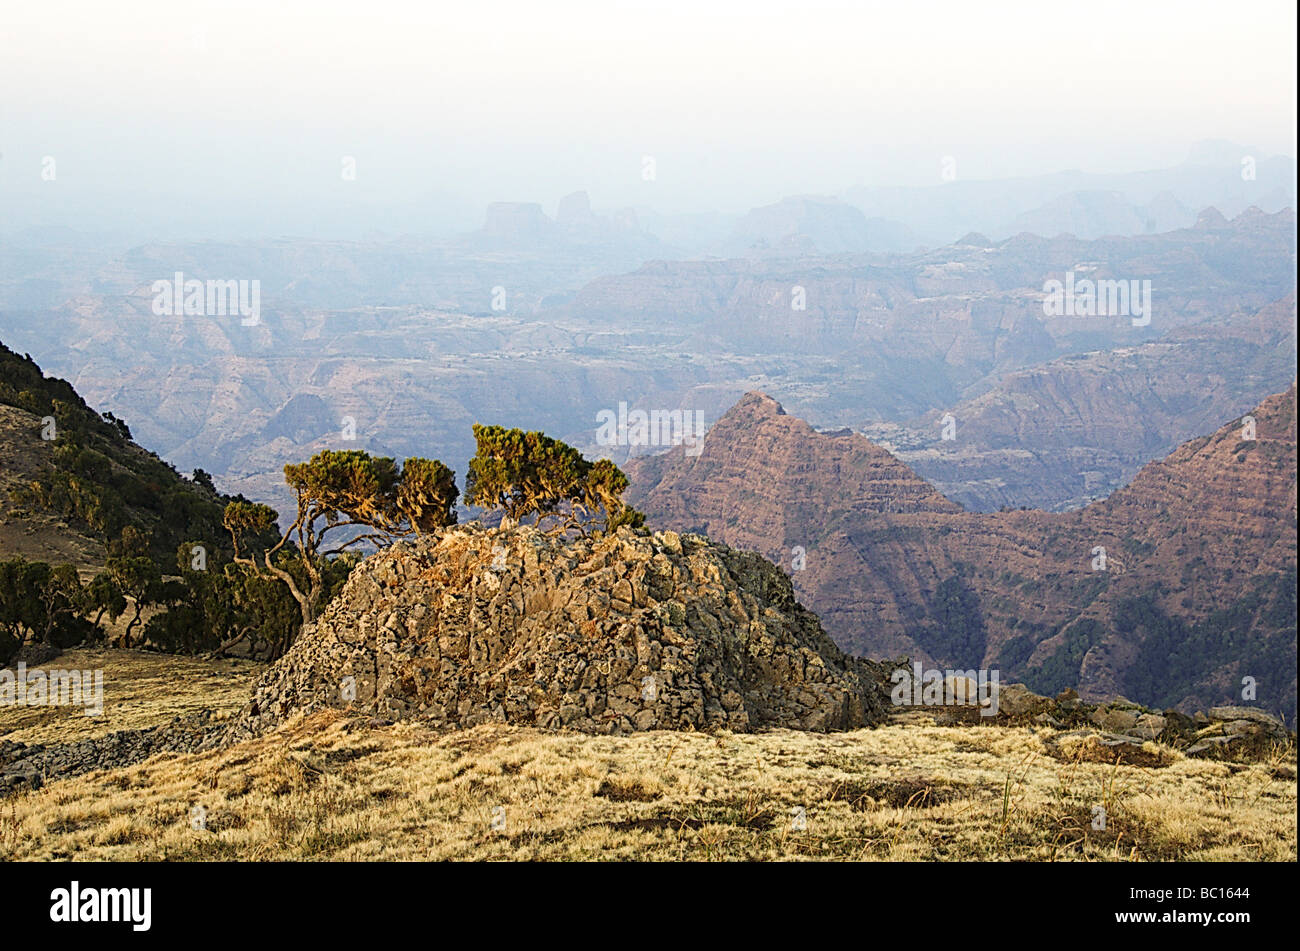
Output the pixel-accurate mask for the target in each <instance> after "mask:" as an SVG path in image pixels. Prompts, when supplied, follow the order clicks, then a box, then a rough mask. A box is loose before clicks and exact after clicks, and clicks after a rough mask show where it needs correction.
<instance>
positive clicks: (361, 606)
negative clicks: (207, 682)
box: [226, 524, 888, 741]
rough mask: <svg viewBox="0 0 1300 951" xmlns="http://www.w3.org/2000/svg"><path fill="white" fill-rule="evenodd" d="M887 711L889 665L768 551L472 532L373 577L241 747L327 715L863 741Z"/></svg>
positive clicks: (407, 550)
mask: <svg viewBox="0 0 1300 951" xmlns="http://www.w3.org/2000/svg"><path fill="white" fill-rule="evenodd" d="M887 703H888V696H887V692H886V691H885V689H884V681H883V673H882V671H881V669H880V668H879V667H877V666H876V665H874V664H871V663H869V662H865V661H860V660H855V659H851V658H848V657H846V656H845V655H844V654H842V653H841V652H840V650H839V649H838V648H836V647H835V645H834V644H833V643H832V642H831V640H830V638H829V637H827V636H826V634H825V633H823V631H822V629H821V625H820V623H819V622H818V620H817V618H816V616H815V615H813V614H812V613H811V612H809V611H807V610H805V609H804V608H802V607H801V606H800V605H799V604H798V603H797V602H796V601H795V598H794V592H793V590H792V589H791V587H790V583H789V580H788V579H787V578H786V577H785V576H784V575H783V574H782V573H781V572H780V571H779V570H778V569H777V568H776V567H775V566H773V565H772V564H770V563H769V562H767V561H765V560H764V559H762V558H760V557H758V556H757V555H753V554H749V553H744V552H738V551H732V550H730V549H727V548H724V547H722V546H720V545H715V544H712V543H710V542H709V541H708V540H707V539H704V538H701V537H698V536H693V535H689V534H688V535H684V536H678V535H677V534H675V533H673V532H663V533H655V534H653V535H652V534H650V533H648V532H645V531H641V532H633V531H630V530H627V529H622V530H620V531H619V532H618V533H616V534H614V535H612V536H609V537H604V538H597V539H593V538H582V539H577V540H569V541H566V540H564V539H560V538H556V537H553V536H550V535H547V534H545V533H542V532H539V531H537V530H535V529H533V528H531V527H519V528H513V529H509V530H500V529H485V528H482V527H480V526H479V525H477V524H471V525H467V526H456V527H453V528H449V529H446V530H444V531H442V532H440V533H437V534H434V535H430V536H426V537H425V538H423V539H421V540H419V541H415V542H409V543H400V544H397V545H394V546H392V547H391V548H388V549H386V550H384V551H383V552H381V553H379V554H376V555H374V556H372V557H370V558H368V559H366V560H365V561H364V562H363V563H362V564H361V565H359V566H358V567H357V568H356V569H355V571H354V572H353V574H352V576H351V577H350V578H349V579H348V582H347V585H346V586H345V588H344V590H343V592H342V593H341V594H340V596H339V597H338V598H336V599H335V600H334V602H332V603H331V605H330V606H329V608H328V609H327V610H326V611H325V613H324V614H323V615H322V616H321V618H320V619H319V620H318V621H317V623H316V624H315V625H314V626H313V627H310V628H308V629H307V630H305V631H304V633H303V634H302V635H301V636H300V637H299V639H298V641H297V642H296V643H295V644H294V646H293V647H292V648H291V649H290V651H289V652H288V653H287V654H286V655H285V656H284V657H283V658H282V659H281V660H280V661H278V662H277V663H276V664H275V665H274V666H273V667H272V668H271V669H270V670H269V671H268V672H267V673H266V675H265V676H264V677H263V678H262V680H261V681H260V683H259V684H258V685H257V687H256V688H255V690H254V693H253V697H252V700H251V702H250V703H249V705H248V706H247V708H245V710H244V711H243V712H242V713H241V714H240V716H239V717H238V718H236V721H235V723H234V724H233V725H232V726H231V727H230V729H229V730H228V732H227V735H226V739H227V740H231V741H233V740H238V739H242V738H245V737H248V736H252V735H256V734H259V733H261V732H263V731H265V730H267V729H270V728H273V727H275V726H277V725H279V724H280V723H281V722H283V721H285V720H286V719H288V718H289V717H291V716H293V715H295V714H297V713H301V712H307V711H311V710H315V709H320V708H322V707H337V708H344V709H351V710H352V711H353V712H356V713H361V714H371V715H375V716H380V717H387V718H419V719H420V720H422V721H424V722H426V723H429V724H430V725H433V726H435V727H442V726H446V727H456V726H462V727H467V726H473V725H476V724H480V723H485V722H504V723H512V724H520V725H531V726H539V727H544V728H567V729H573V730H579V731H584V732H591V733H626V732H630V731H634V730H651V729H686V730H712V729H729V730H732V731H736V732H748V731H753V730H757V729H761V728H764V727H789V728H793V729H801V730H817V731H826V730H842V729H852V728H855V727H861V726H865V725H870V724H872V723H875V722H878V721H879V720H881V719H882V718H883V717H884V715H885V707H886V704H887Z"/></svg>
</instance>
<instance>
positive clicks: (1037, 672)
mask: <svg viewBox="0 0 1300 951" xmlns="http://www.w3.org/2000/svg"><path fill="white" fill-rule="evenodd" d="M1104 634H1105V631H1104V629H1103V628H1102V626H1101V624H1099V623H1098V622H1097V621H1096V620H1094V619H1093V618H1081V619H1079V620H1077V621H1075V622H1074V623H1073V624H1070V625H1069V626H1068V627H1067V628H1066V629H1065V642H1064V643H1063V644H1062V645H1061V646H1060V647H1059V648H1058V649H1057V651H1056V653H1055V654H1053V655H1052V656H1051V657H1049V658H1048V659H1047V660H1045V661H1044V662H1043V664H1042V666H1040V667H1037V668H1032V669H1030V670H1027V671H1026V672H1025V685H1026V686H1027V687H1029V689H1030V690H1033V691H1035V692H1037V693H1041V694H1043V695H1044V696H1055V695H1056V694H1058V693H1060V692H1061V691H1062V690H1064V689H1065V688H1066V687H1077V686H1078V685H1079V672H1080V670H1081V669H1082V667H1083V657H1084V655H1085V654H1087V653H1088V651H1089V650H1090V649H1091V648H1092V647H1093V646H1094V645H1096V644H1100V643H1101V639H1102V636H1103V635H1104Z"/></svg>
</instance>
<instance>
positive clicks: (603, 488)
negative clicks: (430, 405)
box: [465, 424, 645, 531]
mask: <svg viewBox="0 0 1300 951" xmlns="http://www.w3.org/2000/svg"><path fill="white" fill-rule="evenodd" d="M474 441H475V444H476V451H475V454H474V458H473V459H471V460H470V462H469V472H468V474H467V475H466V479H465V501H466V502H467V503H468V504H470V505H478V506H481V507H483V508H487V509H497V508H499V509H502V510H504V512H505V515H506V517H507V518H509V519H510V520H512V521H518V520H520V519H522V518H525V517H527V516H529V515H532V516H534V517H535V519H536V523H537V524H540V523H541V522H542V520H543V519H544V518H546V517H548V516H557V517H558V518H560V519H561V525H562V526H563V527H565V528H569V527H578V528H581V527H582V524H583V522H584V521H585V520H587V519H589V518H591V517H593V516H596V515H597V514H598V513H601V512H603V514H604V528H605V530H606V531H608V530H612V529H613V528H615V527H617V526H618V525H632V526H634V527H635V526H639V525H641V524H642V523H643V522H644V520H645V518H644V516H643V515H641V513H640V512H637V511H636V510H635V509H633V508H631V507H630V506H628V505H627V504H626V503H625V502H623V500H622V498H621V496H622V494H623V492H624V491H625V490H626V489H627V486H628V480H627V476H626V475H624V474H623V472H622V471H621V470H620V469H619V468H618V466H616V465H614V463H612V462H611V461H609V460H608V459H600V460H598V461H596V462H594V463H593V462H589V461H587V460H586V459H584V458H583V457H582V453H580V452H578V450H576V449H574V448H573V447H572V446H570V445H567V444H566V443H563V442H561V441H560V440H558V439H552V438H551V437H549V436H547V435H545V434H544V433H540V432H524V431H523V430H521V429H506V428H505V427H503V426H484V425H479V424H476V425H475V426H474Z"/></svg>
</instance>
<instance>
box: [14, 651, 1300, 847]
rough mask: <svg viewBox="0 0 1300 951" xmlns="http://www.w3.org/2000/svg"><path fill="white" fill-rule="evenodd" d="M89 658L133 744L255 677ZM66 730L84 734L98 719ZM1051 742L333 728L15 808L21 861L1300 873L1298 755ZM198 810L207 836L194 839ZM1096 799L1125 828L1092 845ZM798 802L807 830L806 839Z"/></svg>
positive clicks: (953, 736) (960, 731)
mask: <svg viewBox="0 0 1300 951" xmlns="http://www.w3.org/2000/svg"><path fill="white" fill-rule="evenodd" d="M66 657H69V655H65V658H66ZM73 660H85V661H87V662H89V661H92V660H94V661H97V662H99V663H101V664H102V665H103V666H104V667H105V680H106V694H107V699H106V707H105V714H106V716H109V717H112V718H113V720H112V721H111V722H112V724H113V727H112V728H114V729H119V728H122V727H123V726H125V725H138V726H147V725H152V724H153V723H155V722H163V721H165V720H167V719H169V718H170V717H171V716H172V715H174V714H175V713H179V712H189V710H191V709H194V708H195V707H196V706H198V705H203V704H204V702H205V701H206V700H208V699H210V700H211V703H210V704H208V705H211V706H213V707H215V708H216V709H217V710H218V712H220V713H229V712H231V711H233V710H234V709H235V708H236V707H237V706H238V705H239V701H240V700H241V699H242V697H243V696H246V689H247V686H248V684H249V682H250V680H251V678H252V676H253V673H254V671H253V668H252V667H251V665H245V666H247V668H248V669H243V668H239V667H238V666H237V667H236V668H234V669H232V668H231V666H230V664H229V662H228V661H220V662H205V661H199V660H192V659H181V658H174V657H166V656H161V655H147V654H140V653H136V652H105V653H104V654H102V655H99V656H97V657H93V658H80V657H72V658H71V659H70V660H63V659H61V660H60V661H58V662H56V663H59V664H60V665H61V666H69V665H70V664H71V663H72V661H73ZM118 685H120V686H118ZM17 713H19V711H14V710H0V730H2V729H6V728H7V729H13V728H14V727H15V726H19V727H21V730H20V732H18V733H15V734H11V738H14V739H22V738H25V737H26V738H29V739H35V738H38V737H39V738H41V739H42V740H44V741H47V742H48V741H50V740H53V739H56V735H57V733H58V730H59V729H62V728H63V727H60V726H59V721H58V718H51V719H48V720H46V721H45V722H27V721H15V719H14V716H15V714H17ZM75 717H80V714H76V715H75ZM75 717H74V719H75ZM81 719H82V720H84V719H86V718H84V717H82V718H81ZM912 719H913V720H915V719H916V717H915V716H913V717H912ZM64 725H65V727H66V728H67V729H69V730H71V731H72V732H73V734H74V735H75V736H76V738H80V736H81V735H82V734H81V733H79V732H77V731H79V730H82V729H84V728H83V727H82V726H81V725H80V724H78V723H68V722H66V719H65V721H64ZM1051 736H1052V731H1049V730H1039V731H1037V732H1034V731H1033V730H1030V729H1026V728H1006V727H993V726H969V727H940V726H934V725H924V724H921V723H915V722H912V723H906V724H905V723H897V724H893V725H890V726H887V727H882V728H880V729H876V730H861V731H857V732H854V733H842V734H830V735H822V734H808V733H796V732H791V731H778V732H773V733H766V734H759V735H735V736H733V735H729V734H722V735H717V736H713V735H706V734H700V733H671V732H653V733H643V734H637V735H634V736H629V737H592V736H584V735H575V734H564V733H546V732H542V731H539V730H533V729H520V728H514V727H506V726H488V727H480V728H477V729H474V730H468V731H463V732H457V733H451V734H443V735H437V734H433V733H431V732H429V731H427V730H425V729H423V728H421V727H419V726H416V725H413V724H398V725H393V726H374V727H372V726H370V725H368V724H367V723H365V722H364V721H353V720H349V719H348V718H347V717H345V716H343V715H340V714H338V713H336V712H324V713H320V714H317V715H314V716H312V717H309V718H306V719H303V720H299V721H297V722H295V723H292V724H290V725H289V726H288V727H286V728H285V729H283V730H281V731H279V732H278V733H274V734H271V735H269V736H266V737H263V738H262V739H260V740H257V741H253V742H250V743H245V744H241V745H239V746H235V747H231V748H230V749H226V750H223V751H219V752H210V753H203V754H197V755H180V754H166V755H162V756H158V757H155V758H154V759H152V760H150V761H148V762H146V763H141V764H138V765H136V766H133V767H129V768H126V769H120V770H113V771H108V772H100V773H89V774H85V775H82V776H78V777H74V778H71V779H67V780H63V781H60V782H53V783H50V784H49V785H47V786H46V787H44V788H43V789H40V790H38V791H35V792H28V793H23V794H19V795H18V796H16V797H14V798H12V799H10V800H7V801H4V802H0V858H3V859H62V858H74V857H75V858H77V859H124V860H138V859H163V858H166V859H246V860H247V859H327V860H349V859H350V860H364V859H416V860H419V859H649V860H664V861H672V860H682V859H689V860H705V859H886V860H913V859H979V860H1004V859H1031V860H1047V859H1057V860H1068V859H1082V860H1097V861H1109V860H1120V861H1128V860H1160V859H1248V860H1291V861H1294V860H1295V858H1296V771H1295V750H1294V748H1291V749H1288V750H1279V751H1278V755H1277V756H1276V757H1275V758H1274V759H1273V760H1272V761H1271V762H1263V763H1256V764H1238V763H1222V762H1206V761H1201V760H1195V759H1186V758H1184V757H1183V756H1182V755H1181V754H1179V753H1177V752H1175V751H1172V750H1162V751H1161V753H1162V755H1163V757H1164V759H1165V761H1166V762H1168V764H1169V765H1166V766H1164V767H1162V768H1143V767H1136V766H1118V767H1117V766H1111V765H1107V764H1104V763H1093V762H1086V761H1083V758H1082V757H1071V756H1068V755H1067V756H1065V757H1064V758H1057V757H1055V756H1053V755H1052V753H1051V752H1050V745H1049V744H1048V743H1046V742H1045V741H1046V740H1050V738H1051ZM1059 755H1060V754H1058V756H1059ZM195 804H202V805H204V806H205V807H206V808H207V810H208V814H207V825H208V828H207V831H202V832H199V831H195V830H193V829H192V828H191V826H190V811H191V809H192V808H193V806H194V805H195ZM1099 804H1101V805H1105V807H1106V809H1107V814H1108V820H1109V821H1108V822H1107V827H1106V829H1105V830H1104V831H1103V830H1094V829H1093V828H1092V817H1093V807H1094V806H1095V805H1099ZM497 807H501V809H502V810H503V815H504V818H505V828H504V830H500V831H494V830H493V828H492V821H493V814H494V810H495V809H496V808H497ZM795 807H802V808H803V809H804V810H806V817H807V819H806V828H805V829H802V830H796V829H793V828H792V817H791V810H792V809H794V808H795Z"/></svg>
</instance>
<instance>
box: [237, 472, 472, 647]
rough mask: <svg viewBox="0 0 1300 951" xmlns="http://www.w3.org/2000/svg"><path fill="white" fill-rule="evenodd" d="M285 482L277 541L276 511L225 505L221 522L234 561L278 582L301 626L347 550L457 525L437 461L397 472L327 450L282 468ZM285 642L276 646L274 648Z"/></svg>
mask: <svg viewBox="0 0 1300 951" xmlns="http://www.w3.org/2000/svg"><path fill="white" fill-rule="evenodd" d="M284 477H285V481H286V482H287V483H288V484H289V487H290V488H292V489H293V490H294V492H295V493H296V494H297V513H296V515H295V517H294V520H293V522H292V523H291V524H290V525H289V526H288V528H286V529H285V530H284V532H283V533H280V534H279V538H278V540H274V539H275V537H276V524H277V520H278V519H277V515H276V512H275V511H274V510H273V509H271V508H269V507H268V506H265V505H256V504H253V503H250V502H246V501H236V502H231V503H230V504H228V505H227V506H226V510H225V513H224V515H223V518H222V523H223V525H224V527H225V528H226V530H227V531H228V532H229V533H230V539H231V543H232V546H233V551H234V559H233V560H234V563H235V564H237V565H239V566H240V567H242V568H244V569H246V570H247V571H250V572H252V573H253V574H254V575H257V576H260V577H261V578H263V579H264V580H266V579H273V580H275V581H278V582H279V583H280V584H282V585H283V586H284V589H285V591H287V593H288V595H289V597H291V598H292V599H293V600H294V601H295V602H296V603H297V605H298V609H299V624H300V625H305V624H310V623H311V622H312V621H314V620H315V619H316V615H317V613H318V612H319V610H320V607H321V605H322V604H323V603H324V602H325V601H326V600H327V599H328V597H329V596H330V591H331V584H332V583H333V581H332V579H333V575H332V574H331V572H332V571H334V565H335V562H336V561H337V556H339V555H340V554H342V553H343V552H345V551H346V550H347V549H349V548H351V547H352V546H355V545H361V544H366V543H370V544H374V545H384V544H388V543H390V542H391V541H392V540H393V539H394V538H397V537H403V536H406V535H411V534H420V533H421V532H424V531H428V530H431V529H434V528H439V527H441V526H444V525H450V524H453V523H454V522H455V521H456V513H455V508H454V506H455V502H456V496H457V494H458V490H457V489H456V476H455V473H454V472H452V471H451V470H450V469H448V468H447V467H446V466H444V465H443V464H442V463H441V462H439V461H437V460H436V459H434V460H430V459H419V458H411V459H408V460H406V464H405V466H404V467H402V468H399V467H398V466H397V465H396V464H395V463H394V462H393V460H392V459H390V458H388V457H386V456H371V455H370V454H369V453H366V452H362V451H360V450H346V451H333V450H326V451H324V452H319V453H317V454H316V455H315V456H313V457H312V458H311V459H310V460H308V461H307V462H304V463H298V464H290V465H287V466H285V467H284ZM338 529H348V530H349V532H348V534H347V535H346V536H345V537H344V540H342V541H341V542H339V543H337V544H335V545H334V547H332V548H326V547H325V538H326V535H327V534H329V533H330V532H333V531H336V530H338ZM291 545H292V548H296V552H294V553H293V555H292V556H291V555H290V547H289V546H291ZM345 564H348V562H339V565H345ZM289 642H290V641H289V639H277V640H276V644H277V645H278V648H279V649H281V650H282V649H283V648H285V647H287V646H288V644H289Z"/></svg>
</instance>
